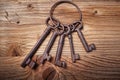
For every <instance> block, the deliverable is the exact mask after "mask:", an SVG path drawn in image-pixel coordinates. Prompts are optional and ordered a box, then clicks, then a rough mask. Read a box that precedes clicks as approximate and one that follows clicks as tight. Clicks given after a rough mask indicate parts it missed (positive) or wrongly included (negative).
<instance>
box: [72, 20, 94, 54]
mask: <svg viewBox="0 0 120 80" xmlns="http://www.w3.org/2000/svg"><path fill="white" fill-rule="evenodd" d="M73 25H77V27H76V29H75V30H76V31H77V33H78V36H79V38H80V40H81V42H82V44H83V46H84V48H85V50H86V51H87V52H91V51H92V50H95V49H96V47H95V45H94V44H90V45H88V43H87V42H86V40H85V38H84V35H83V34H82V32H81V30H82V28H83V23H82V21H77V22H75V23H74V24H73Z"/></svg>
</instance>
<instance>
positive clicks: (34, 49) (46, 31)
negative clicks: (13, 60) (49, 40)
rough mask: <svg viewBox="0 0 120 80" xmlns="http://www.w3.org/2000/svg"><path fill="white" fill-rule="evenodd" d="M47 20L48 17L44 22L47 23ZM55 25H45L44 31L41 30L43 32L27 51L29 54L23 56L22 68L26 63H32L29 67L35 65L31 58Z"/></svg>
mask: <svg viewBox="0 0 120 80" xmlns="http://www.w3.org/2000/svg"><path fill="white" fill-rule="evenodd" d="M49 20H50V18H48V19H47V20H46V23H48V21H49ZM55 27H56V26H51V25H47V28H46V29H45V31H44V32H43V34H42V35H41V37H40V38H39V40H38V41H37V43H36V44H35V46H34V47H33V48H32V49H31V51H30V52H29V54H28V55H27V56H26V57H25V59H24V61H23V62H22V64H21V66H22V67H23V68H25V67H26V66H27V65H30V64H32V65H31V66H30V67H31V68H33V67H35V65H36V63H35V62H34V61H33V60H32V58H33V56H34V55H35V53H36V51H37V50H38V48H39V47H40V46H41V44H42V43H43V41H44V40H45V39H46V37H47V36H48V35H49V33H50V32H51V30H53V29H54V28H55Z"/></svg>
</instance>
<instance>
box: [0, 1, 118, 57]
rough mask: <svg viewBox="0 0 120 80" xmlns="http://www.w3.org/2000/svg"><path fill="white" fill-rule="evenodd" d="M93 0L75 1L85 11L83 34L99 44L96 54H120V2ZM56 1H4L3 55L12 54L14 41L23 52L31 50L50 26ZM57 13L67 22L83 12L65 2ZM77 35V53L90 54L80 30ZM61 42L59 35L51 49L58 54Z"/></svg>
mask: <svg viewBox="0 0 120 80" xmlns="http://www.w3.org/2000/svg"><path fill="white" fill-rule="evenodd" d="M93 1H94V2H91V1H81V2H80V1H77V0H74V1H73V2H74V3H76V4H77V5H78V6H79V7H80V9H81V11H82V14H83V23H84V30H83V34H84V35H85V38H86V40H87V41H88V43H95V44H96V46H97V51H96V52H94V53H95V54H99V53H100V54H101V52H102V53H110V54H111V53H113V52H117V53H120V24H119V23H120V2H119V1H114V0H113V1H112V0H111V1H102V0H101V1H96V0H93ZM53 2H54V1H44V0H40V1H39V0H37V1H25V0H22V1H12V0H11V1H8V2H6V1H1V3H0V4H1V5H0V26H1V27H0V51H1V54H0V56H8V55H7V54H9V53H11V52H9V51H11V46H13V45H14V44H16V45H17V46H16V47H19V49H20V50H21V51H22V54H21V55H25V54H28V53H29V51H30V49H31V48H32V47H33V46H34V44H35V43H36V41H37V40H38V38H39V37H40V35H41V34H42V33H43V31H44V29H45V28H46V27H47V26H46V25H45V20H46V18H47V17H48V16H49V10H50V7H51V6H52V4H53ZM30 5H31V6H30ZM64 6H65V7H66V8H64ZM63 14H64V15H66V16H64V15H63ZM72 15H74V16H72ZM55 16H56V17H57V18H58V19H59V20H61V21H62V22H64V23H71V22H72V21H74V20H78V16H79V15H78V13H77V11H76V9H75V8H74V7H72V6H70V5H61V6H58V7H57V9H56V11H55ZM50 36H51V35H50ZM50 36H49V37H48V38H47V39H46V41H45V43H43V45H42V46H41V48H40V49H39V50H38V53H37V54H42V53H43V51H44V48H45V47H46V45H47V42H48V41H49V38H50ZM73 37H74V44H75V50H76V52H77V53H80V54H84V53H86V52H85V51H84V49H83V46H82V45H81V42H80V40H79V38H78V36H77V35H76V33H74V34H73ZM57 43H58V38H57V40H56V42H55V44H54V46H53V48H52V50H51V53H52V54H55V53H56V48H57ZM68 52H70V50H69V43H68V39H67V38H66V42H65V46H64V50H63V53H64V54H65V55H66V54H67V53H68ZM6 53H7V54H6ZM67 55H68V54H67Z"/></svg>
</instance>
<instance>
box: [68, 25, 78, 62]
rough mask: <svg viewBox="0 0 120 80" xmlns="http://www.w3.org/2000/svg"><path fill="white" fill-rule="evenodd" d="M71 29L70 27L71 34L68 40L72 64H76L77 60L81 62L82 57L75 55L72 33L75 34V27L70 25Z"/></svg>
mask: <svg viewBox="0 0 120 80" xmlns="http://www.w3.org/2000/svg"><path fill="white" fill-rule="evenodd" d="M69 27H70V33H69V34H68V39H69V44H70V50H71V57H72V62H76V60H80V55H79V54H75V51H74V45H73V37H72V32H74V30H75V26H73V25H69Z"/></svg>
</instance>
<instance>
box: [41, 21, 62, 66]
mask: <svg viewBox="0 0 120 80" xmlns="http://www.w3.org/2000/svg"><path fill="white" fill-rule="evenodd" d="M63 32H64V26H61V25H60V23H58V24H57V27H56V28H55V29H54V30H53V34H52V36H51V38H50V40H49V42H48V44H47V47H46V48H45V51H44V53H43V56H42V58H41V59H40V64H44V62H45V61H46V60H48V61H50V59H51V56H50V55H49V52H50V50H51V48H52V45H53V44H54V42H55V39H56V37H57V36H58V35H61V34H62V33H63Z"/></svg>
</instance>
